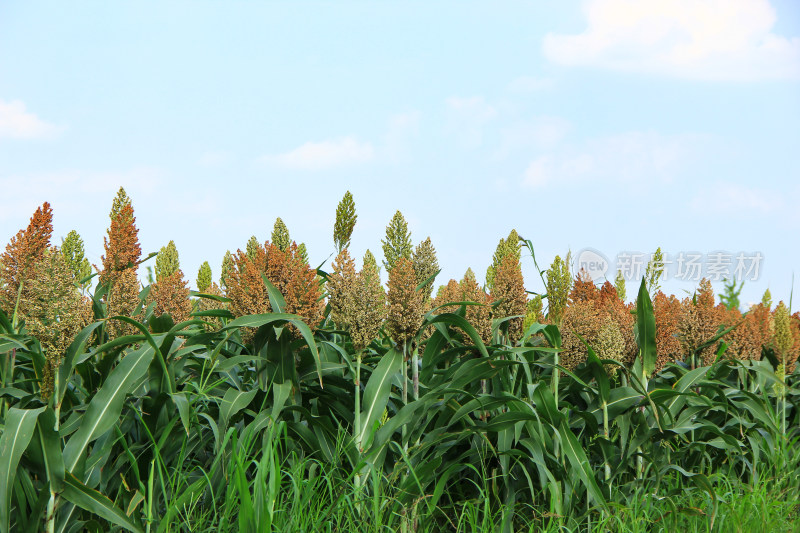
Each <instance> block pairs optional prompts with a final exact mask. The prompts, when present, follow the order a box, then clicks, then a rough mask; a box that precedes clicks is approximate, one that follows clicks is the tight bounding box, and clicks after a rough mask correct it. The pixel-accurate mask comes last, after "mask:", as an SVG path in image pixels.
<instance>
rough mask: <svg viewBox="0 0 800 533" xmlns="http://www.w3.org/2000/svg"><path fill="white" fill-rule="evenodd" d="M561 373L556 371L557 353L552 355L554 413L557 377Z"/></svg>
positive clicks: (556, 396)
mask: <svg viewBox="0 0 800 533" xmlns="http://www.w3.org/2000/svg"><path fill="white" fill-rule="evenodd" d="M560 373H561V372H559V370H558V352H557V351H556V352H555V353H554V354H553V398H554V399H555V402H556V411H557V410H558V377H559V376H558V375H559V374H560Z"/></svg>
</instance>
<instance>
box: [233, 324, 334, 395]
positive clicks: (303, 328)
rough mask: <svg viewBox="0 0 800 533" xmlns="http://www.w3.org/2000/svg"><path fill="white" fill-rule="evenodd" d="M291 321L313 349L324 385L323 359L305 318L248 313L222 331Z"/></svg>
mask: <svg viewBox="0 0 800 533" xmlns="http://www.w3.org/2000/svg"><path fill="white" fill-rule="evenodd" d="M285 322H289V323H290V324H293V325H294V326H295V327H296V328H297V329H298V331H299V332H300V334H301V335H302V336H303V339H304V340H305V341H306V344H308V348H309V349H310V350H311V354H312V355H313V356H314V362H315V363H316V365H317V376H318V378H319V384H320V386H322V361H321V359H320V356H319V350H318V349H317V343H316V341H314V334H313V333H312V332H311V328H309V327H308V324H306V323H305V322H303V319H302V318H300V317H299V316H297V315H291V314H288V313H268V314H263V315H247V316H242V317H239V318H237V319H236V320H233V321H231V322H229V323H228V325H227V326H225V327H224V328H222V329H221V330H220V331H227V330H230V329H238V328H259V327H261V326H263V325H265V324H275V325H280V324H282V323H285Z"/></svg>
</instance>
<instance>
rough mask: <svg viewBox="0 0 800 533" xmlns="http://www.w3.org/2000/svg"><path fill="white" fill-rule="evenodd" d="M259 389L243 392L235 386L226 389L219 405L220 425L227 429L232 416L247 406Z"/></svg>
mask: <svg viewBox="0 0 800 533" xmlns="http://www.w3.org/2000/svg"><path fill="white" fill-rule="evenodd" d="M257 392H258V389H253V390H250V391H247V392H242V391H240V390H237V389H235V388H230V389H228V390H227V391H225V396H224V397H223V398H222V401H221V402H220V405H219V420H220V422H219V427H220V429H221V430H222V431H226V430H227V427H228V422H229V421H230V419H231V417H232V416H233V415H235V414H236V413H238V412H239V411H241V410H242V409H244V408H245V407H247V406H248V405H249V404H250V402H251V401H252V400H253V398H254V397H255V395H256V393H257Z"/></svg>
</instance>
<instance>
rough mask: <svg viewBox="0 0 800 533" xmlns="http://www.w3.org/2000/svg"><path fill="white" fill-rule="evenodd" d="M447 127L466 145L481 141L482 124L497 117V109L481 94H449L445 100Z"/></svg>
mask: <svg viewBox="0 0 800 533" xmlns="http://www.w3.org/2000/svg"><path fill="white" fill-rule="evenodd" d="M445 105H446V106H447V115H448V129H449V130H450V131H452V132H453V133H455V135H456V136H457V137H459V138H460V140H461V141H462V142H463V143H464V144H466V145H468V146H479V145H480V144H481V143H482V142H483V128H484V126H485V125H486V124H487V123H488V122H490V121H492V120H493V119H494V118H495V117H497V110H496V109H495V108H494V106H492V105H490V104H488V103H487V102H486V101H485V100H484V99H483V97H481V96H472V97H468V98H463V97H459V96H451V97H450V98H447V99H446V100H445Z"/></svg>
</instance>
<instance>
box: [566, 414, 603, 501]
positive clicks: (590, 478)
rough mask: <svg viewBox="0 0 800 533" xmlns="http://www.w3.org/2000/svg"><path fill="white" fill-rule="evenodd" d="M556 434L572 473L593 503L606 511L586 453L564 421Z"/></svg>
mask: <svg viewBox="0 0 800 533" xmlns="http://www.w3.org/2000/svg"><path fill="white" fill-rule="evenodd" d="M558 434H559V435H560V437H561V445H562V447H563V449H564V455H565V456H566V457H567V459H569V462H570V465H571V466H572V471H573V472H575V473H576V474H577V476H578V478H579V479H580V480H581V482H582V483H583V485H584V486H585V487H586V491H587V492H588V493H589V496H591V498H592V499H593V500H594V502H595V503H596V504H597V505H599V506H601V507H603V509H608V504H607V503H606V499H605V497H604V496H603V493H602V492H601V491H600V487H598V486H597V480H596V479H595V478H594V472H593V471H592V467H591V465H590V464H589V459H587V458H586V452H585V451H584V450H583V448H581V445H580V442H578V439H577V438H576V437H575V435H574V434H573V433H572V430H571V429H570V428H569V426H568V425H567V422H566V420H565V421H563V422H562V423H561V425H560V426H559V427H558Z"/></svg>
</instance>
